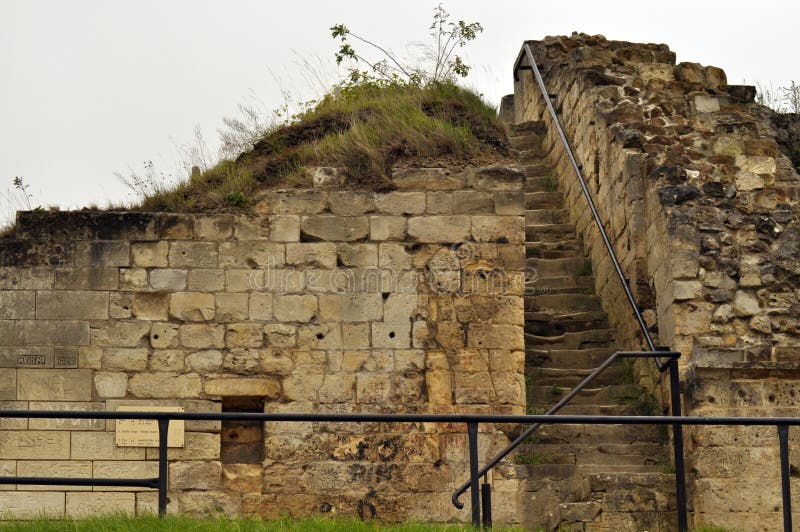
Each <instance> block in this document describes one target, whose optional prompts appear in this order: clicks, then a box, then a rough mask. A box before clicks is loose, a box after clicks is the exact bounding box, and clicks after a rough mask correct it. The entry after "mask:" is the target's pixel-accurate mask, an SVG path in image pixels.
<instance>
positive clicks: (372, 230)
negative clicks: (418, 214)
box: [369, 216, 406, 241]
mask: <svg viewBox="0 0 800 532" xmlns="http://www.w3.org/2000/svg"><path fill="white" fill-rule="evenodd" d="M405 236H406V219H405V217H404V216H370V217H369V239H370V240H398V241H402V240H403V239H405Z"/></svg>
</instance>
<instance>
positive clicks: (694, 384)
mask: <svg viewBox="0 0 800 532" xmlns="http://www.w3.org/2000/svg"><path fill="white" fill-rule="evenodd" d="M530 44H531V46H532V48H533V50H534V54H535V56H536V57H537V60H538V61H539V62H540V66H541V67H542V68H543V71H544V77H545V79H546V82H547V85H548V90H549V92H551V93H555V94H556V97H557V100H556V102H557V103H556V104H557V107H558V109H559V111H560V113H561V118H562V121H563V123H564V125H565V128H566V129H567V133H568V135H569V136H570V138H571V139H572V140H573V144H574V147H575V150H576V154H577V157H578V160H579V163H580V164H582V166H583V170H584V173H585V174H586V176H587V179H588V181H589V187H590V189H591V190H592V193H593V195H594V198H595V201H596V203H597V205H598V208H599V210H600V213H601V216H602V218H603V219H604V220H605V221H606V223H607V226H606V227H607V229H608V230H609V233H610V236H611V238H612V240H613V242H614V243H615V248H616V251H617V254H618V256H619V257H620V259H621V262H622V265H623V269H624V271H625V273H626V276H627V277H628V279H629V282H630V286H631V288H632V289H633V290H634V292H635V294H636V297H637V301H638V302H639V303H640V305H641V306H642V307H643V308H644V309H645V315H646V317H647V319H648V321H649V322H650V323H651V324H652V326H653V328H654V330H657V332H658V337H659V340H660V344H662V345H666V346H670V347H672V348H673V349H676V350H679V351H681V352H682V353H683V358H682V360H681V367H682V374H683V386H684V390H683V391H684V397H685V411H686V413H687V414H696V415H793V416H797V415H798V414H800V408H798V407H799V406H800V403H798V399H797V397H798V393H800V389H799V388H798V385H797V383H796V381H797V378H798V376H799V375H800V371H799V370H800V366H798V364H797V359H798V354H800V321H799V320H798V311H799V310H800V181H798V175H797V173H796V171H795V170H794V168H793V167H792V165H791V163H790V161H789V160H788V159H787V158H786V157H785V156H784V155H782V154H781V153H780V152H779V149H778V145H777V144H776V136H777V134H778V133H777V132H776V130H775V127H774V126H773V124H772V122H771V120H770V115H771V112H769V111H767V110H766V109H765V108H762V107H760V106H758V105H756V104H754V103H753V95H754V93H755V91H754V90H752V87H742V86H729V85H727V82H726V78H725V73H724V72H723V71H722V70H720V69H719V68H716V67H703V66H701V65H699V64H696V63H678V64H676V62H675V54H674V53H672V52H671V51H670V50H669V49H668V48H667V47H666V46H665V45H653V44H635V43H626V42H619V41H608V40H606V39H605V38H603V37H601V36H587V35H583V34H580V35H579V34H573V35H572V36H571V37H548V38H546V39H544V40H542V41H530ZM519 76H520V80H519V81H518V82H517V83H516V84H515V96H514V104H515V105H514V112H515V121H516V122H524V121H528V120H544V122H545V123H546V124H547V125H548V128H547V130H548V135H547V138H546V140H545V144H546V145H547V147H548V149H549V151H550V158H551V160H552V161H553V162H554V164H555V165H556V167H557V172H558V173H559V175H560V176H562V179H560V183H561V185H562V186H563V187H564V190H563V192H564V195H565V197H566V198H567V201H566V202H567V204H568V205H569V208H570V211H571V220H572V221H573V222H574V223H575V224H576V227H577V229H578V231H579V232H580V233H581V234H582V236H583V239H584V242H585V246H586V248H587V249H588V250H589V252H590V256H591V259H592V264H593V268H594V270H595V278H596V280H597V287H596V290H597V293H598V294H600V295H602V297H603V306H604V309H605V310H606V311H607V312H608V313H609V315H610V317H611V319H612V322H613V323H614V325H615V326H616V327H617V330H618V332H619V342H620V347H630V348H640V347H641V346H642V342H641V339H640V338H639V336H638V333H637V331H636V324H635V323H634V321H633V320H632V319H631V317H630V310H629V308H628V307H627V304H626V302H625V301H624V298H623V297H622V291H621V289H620V287H619V286H618V282H617V280H616V279H615V278H614V276H613V275H612V270H611V269H610V263H609V261H608V259H607V257H606V252H605V250H604V249H603V248H602V243H601V241H600V239H599V235H598V233H597V231H596V230H595V229H594V227H593V224H594V222H593V221H592V220H591V219H590V216H589V213H588V210H587V209H586V208H585V205H586V203H585V200H584V199H583V198H582V197H581V192H580V190H579V188H578V185H577V183H576V181H575V179H574V176H573V174H572V171H571V169H570V168H569V167H568V162H567V160H566V157H565V154H564V150H563V147H562V146H561V144H560V141H559V140H558V138H557V136H556V134H555V131H554V128H552V127H549V126H550V118H549V116H548V115H547V114H546V113H544V106H543V104H542V102H541V98H540V96H539V92H538V88H537V87H536V85H535V81H534V80H533V78H532V76H531V74H530V72H527V71H521V72H520V73H519ZM507 107H508V102H506V107H505V108H507ZM640 370H641V372H640V378H641V380H642V382H643V383H649V385H650V386H655V387H656V388H657V389H660V390H662V391H666V387H665V386H660V385H659V383H658V380H657V379H655V378H654V375H653V372H652V370H647V368H644V367H641V368H640ZM664 397H665V400H664V401H663V402H664V403H665V404H664V406H665V408H666V406H667V405H666V401H667V400H668V395H666V396H664ZM688 432H689V434H688V436H687V443H688V444H689V449H688V450H689V452H690V458H691V470H690V475H691V478H692V479H693V482H694V483H693V486H692V488H693V489H692V491H693V501H690V503H693V510H694V518H695V524H696V525H698V526H699V525H700V524H702V523H714V524H717V525H723V526H730V527H732V528H734V529H747V530H773V529H776V528H780V513H779V512H780V488H779V483H778V482H777V481H776V479H777V478H779V470H778V455H777V436H776V434H774V432H775V430H774V429H772V428H740V429H734V428H719V427H702V428H695V429H692V430H690V431H688ZM791 438H792V442H793V445H794V446H795V447H796V445H797V444H798V443H800V436H798V434H797V433H796V432H795V431H792V436H791ZM797 460H798V459H797V458H796V453H795V458H793V460H792V463H793V464H794V465H793V467H796V465H797V464H795V462H797ZM794 482H795V480H793V493H795V494H796V493H797V492H798V491H797V490H798V488H800V485H797V486H795V485H794Z"/></svg>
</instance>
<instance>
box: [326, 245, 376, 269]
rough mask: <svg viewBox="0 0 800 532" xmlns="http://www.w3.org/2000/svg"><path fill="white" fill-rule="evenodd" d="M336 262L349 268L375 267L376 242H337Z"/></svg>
mask: <svg viewBox="0 0 800 532" xmlns="http://www.w3.org/2000/svg"><path fill="white" fill-rule="evenodd" d="M336 256H337V264H338V265H340V266H345V267H350V268H377V266H378V246H377V244H339V245H338V246H337V247H336Z"/></svg>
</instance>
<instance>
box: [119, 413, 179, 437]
mask: <svg viewBox="0 0 800 532" xmlns="http://www.w3.org/2000/svg"><path fill="white" fill-rule="evenodd" d="M117 412H183V407H182V406H118V407H117ZM116 427H117V429H116V442H117V446H119V447H158V421H156V420H155V419H118V420H117V421H116ZM183 431H184V422H183V420H172V421H170V422H169V433H168V434H167V447H183Z"/></svg>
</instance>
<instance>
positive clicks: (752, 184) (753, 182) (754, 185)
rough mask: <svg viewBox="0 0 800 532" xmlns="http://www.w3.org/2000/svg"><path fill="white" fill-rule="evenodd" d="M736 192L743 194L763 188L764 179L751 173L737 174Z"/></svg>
mask: <svg viewBox="0 0 800 532" xmlns="http://www.w3.org/2000/svg"><path fill="white" fill-rule="evenodd" d="M735 183H736V190H740V191H743V192H749V191H751V190H759V189H762V188H764V178H763V177H761V176H760V175H758V174H754V173H753V172H745V171H741V172H737V173H736V178H735Z"/></svg>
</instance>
